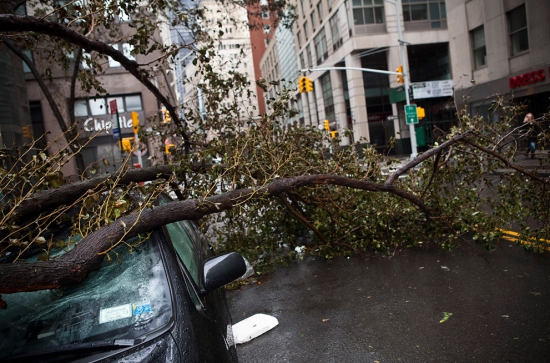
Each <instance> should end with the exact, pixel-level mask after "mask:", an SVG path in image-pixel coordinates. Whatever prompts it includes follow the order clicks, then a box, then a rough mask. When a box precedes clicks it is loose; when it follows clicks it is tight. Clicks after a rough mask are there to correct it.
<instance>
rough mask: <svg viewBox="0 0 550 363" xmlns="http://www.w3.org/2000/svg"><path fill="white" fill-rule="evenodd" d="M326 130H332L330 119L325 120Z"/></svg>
mask: <svg viewBox="0 0 550 363" xmlns="http://www.w3.org/2000/svg"><path fill="white" fill-rule="evenodd" d="M325 130H327V131H328V130H330V125H329V122H328V120H325Z"/></svg>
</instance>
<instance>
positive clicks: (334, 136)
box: [329, 131, 338, 139]
mask: <svg viewBox="0 0 550 363" xmlns="http://www.w3.org/2000/svg"><path fill="white" fill-rule="evenodd" d="M329 134H330V138H331V139H334V138H336V137H338V131H329Z"/></svg>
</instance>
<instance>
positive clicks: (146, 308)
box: [132, 302, 151, 315]
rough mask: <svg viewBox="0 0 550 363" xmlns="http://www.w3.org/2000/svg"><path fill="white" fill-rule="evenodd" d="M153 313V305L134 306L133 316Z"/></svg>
mask: <svg viewBox="0 0 550 363" xmlns="http://www.w3.org/2000/svg"><path fill="white" fill-rule="evenodd" d="M150 312H151V303H148V302H147V303H143V304H132V315H139V314H145V313H150Z"/></svg>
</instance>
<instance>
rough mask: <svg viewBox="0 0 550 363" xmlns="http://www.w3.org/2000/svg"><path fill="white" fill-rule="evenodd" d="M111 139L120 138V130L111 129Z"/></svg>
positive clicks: (116, 128)
mask: <svg viewBox="0 0 550 363" xmlns="http://www.w3.org/2000/svg"><path fill="white" fill-rule="evenodd" d="M112 130H113V139H118V138H119V137H120V129H119V128H118V127H113V129H112Z"/></svg>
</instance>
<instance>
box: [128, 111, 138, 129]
mask: <svg viewBox="0 0 550 363" xmlns="http://www.w3.org/2000/svg"><path fill="white" fill-rule="evenodd" d="M130 115H131V117H132V129H133V130H134V133H135V134H137V133H138V132H139V128H140V124H139V116H138V113H137V112H136V111H132V113H131V114H130Z"/></svg>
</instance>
